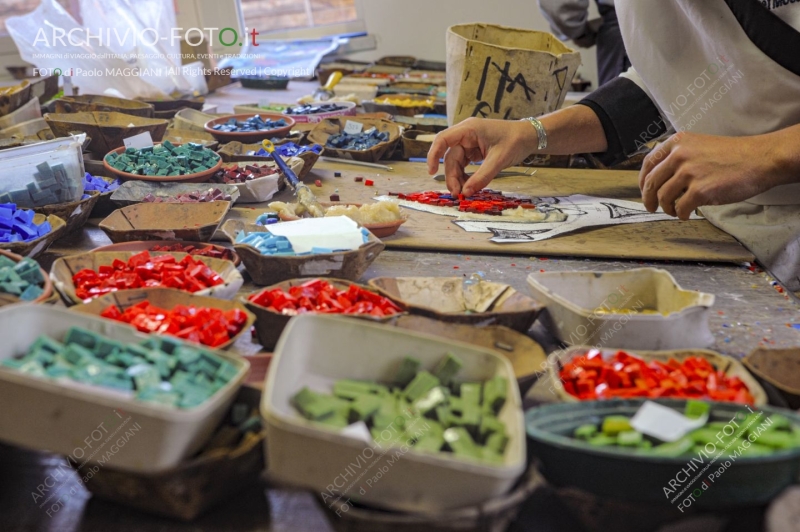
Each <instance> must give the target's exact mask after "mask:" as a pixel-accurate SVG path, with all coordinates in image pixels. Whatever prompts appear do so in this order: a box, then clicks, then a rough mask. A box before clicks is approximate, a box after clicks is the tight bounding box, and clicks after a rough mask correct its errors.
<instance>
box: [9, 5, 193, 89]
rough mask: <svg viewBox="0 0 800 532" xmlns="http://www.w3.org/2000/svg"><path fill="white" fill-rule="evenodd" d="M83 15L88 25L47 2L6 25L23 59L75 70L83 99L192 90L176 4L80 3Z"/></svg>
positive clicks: (42, 66)
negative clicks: (185, 71) (86, 96)
mask: <svg viewBox="0 0 800 532" xmlns="http://www.w3.org/2000/svg"><path fill="white" fill-rule="evenodd" d="M80 11H81V17H82V19H83V21H84V25H83V26H81V25H80V24H78V23H77V22H76V21H75V19H73V18H72V16H70V14H69V13H67V12H66V11H65V10H64V8H63V7H62V6H61V5H59V4H58V3H57V2H56V1H55V0H42V3H41V4H40V5H39V7H37V8H36V9H35V10H34V11H32V12H31V13H29V14H27V15H23V16H20V17H11V18H9V19H8V20H6V28H7V30H8V33H9V34H10V35H11V38H12V39H13V40H14V43H15V44H16V45H17V48H18V49H19V53H20V55H21V56H22V59H24V60H25V61H27V62H29V63H32V64H34V65H36V66H37V67H38V68H41V69H48V70H50V69H60V70H61V71H62V72H64V73H65V74H66V72H68V71H69V69H72V82H73V84H74V85H76V86H78V87H79V88H80V90H81V93H83V94H107V95H115V96H122V97H125V98H145V99H161V98H166V97H168V96H169V95H170V94H172V93H181V94H183V93H186V92H190V91H191V89H192V85H191V84H190V82H189V80H188V79H187V78H186V77H184V76H183V74H182V69H181V61H180V43H179V41H178V40H177V39H174V38H173V37H172V28H173V27H174V26H175V11H174V9H173V6H172V0H139V1H136V2H135V6H134V3H133V1H132V0H102V1H100V0H80ZM62 30H63V33H62ZM70 31H73V34H72V35H73V37H72V39H71V40H70V38H69V35H71V34H70ZM87 32H88V33H87ZM57 35H61V38H60V39H58V38H56V36H57ZM98 35H99V36H100V37H98Z"/></svg>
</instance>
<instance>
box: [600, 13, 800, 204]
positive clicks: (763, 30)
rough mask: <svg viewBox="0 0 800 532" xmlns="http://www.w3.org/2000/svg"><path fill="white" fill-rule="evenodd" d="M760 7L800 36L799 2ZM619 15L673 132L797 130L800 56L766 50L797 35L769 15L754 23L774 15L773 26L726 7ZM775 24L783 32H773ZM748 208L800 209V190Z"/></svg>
mask: <svg viewBox="0 0 800 532" xmlns="http://www.w3.org/2000/svg"><path fill="white" fill-rule="evenodd" d="M749 1H750V2H753V3H756V2H758V3H761V1H760V0H749ZM763 2H764V3H766V2H769V4H770V11H772V13H773V15H777V17H780V19H783V20H784V21H785V22H786V23H788V24H789V25H791V26H792V27H794V28H800V2H791V1H786V0H763ZM735 3H736V2H732V4H735ZM741 6H742V4H741V3H739V7H740V8H741ZM745 7H753V8H756V9H758V10H760V9H761V8H760V6H758V5H752V6H750V5H749V4H748V5H746V6H745ZM616 9H617V15H618V18H619V21H620V29H621V31H622V35H623V39H624V41H625V45H626V48H627V50H628V55H629V57H630V59H631V63H632V64H633V66H634V68H635V69H636V71H637V72H638V73H639V74H640V76H641V77H642V79H643V80H644V83H645V84H646V85H647V88H648V90H649V91H650V92H651V94H652V95H653V97H654V99H655V102H656V104H657V105H658V106H659V108H660V109H661V111H662V113H663V115H664V117H665V118H666V119H668V120H669V121H670V122H671V124H672V125H673V126H674V128H675V129H676V131H692V132H696V133H705V134H710V135H725V136H747V135H758V134H764V133H769V132H772V131H776V130H779V129H783V128H786V127H789V126H792V125H795V124H800V70H797V71H796V72H793V71H792V70H796V69H795V67H794V65H795V64H796V63H797V54H798V52H800V49H792V48H793V45H792V43H794V42H796V41H793V40H791V39H790V40H791V42H783V43H781V42H768V44H769V45H770V49H769V50H767V51H764V50H762V49H765V50H766V48H765V46H764V42H763V41H764V40H767V41H769V40H770V39H772V38H773V35H784V36H787V35H788V34H787V33H786V32H787V31H788V32H791V33H792V35H789V37H794V38H797V39H800V33H798V31H797V30H792V29H791V28H789V27H786V26H785V25H784V24H782V23H781V22H780V20H778V19H777V18H775V19H774V20H773V16H772V15H769V14H768V13H756V15H758V14H760V15H769V16H768V17H767V22H769V24H764V18H763V17H762V18H760V19H759V18H758V17H755V18H752V19H751V18H748V17H747V16H746V12H747V11H748V10H747V9H744V10H742V9H739V10H738V11H737V14H736V15H735V14H734V11H733V10H732V8H731V7H729V6H728V4H727V3H726V1H725V0H702V1H697V0H669V1H663V0H618V1H617V2H616ZM737 16H738V17H739V18H738V19H737ZM759 21H760V22H759ZM773 22H774V23H775V24H772V23H773ZM776 24H779V25H781V26H783V28H782V29H783V30H785V31H784V32H783V33H780V32H776V31H775V30H776V27H775V25H776ZM745 28H747V29H745ZM754 36H755V39H754V40H756V42H758V41H759V40H760V41H761V42H759V44H758V45H757V44H755V43H754V41H753V40H751V39H753V38H754ZM781 45H782V46H787V47H792V48H786V49H785V50H781V48H780V46H781ZM774 50H777V51H776V52H774V53H773V51H774ZM768 53H769V55H768ZM782 54H793V55H794V56H795V58H794V59H793V60H792V59H791V58H789V59H787V56H786V55H782ZM778 61H781V62H782V63H783V64H784V65H787V64H788V65H789V68H792V70H790V69H789V68H787V66H782V64H781V63H779V62H778ZM751 201H753V202H756V203H763V204H786V203H800V184H798V185H787V186H784V187H776V188H774V189H772V190H770V191H769V192H767V193H765V194H761V195H759V196H756V198H753V199H752V200H751Z"/></svg>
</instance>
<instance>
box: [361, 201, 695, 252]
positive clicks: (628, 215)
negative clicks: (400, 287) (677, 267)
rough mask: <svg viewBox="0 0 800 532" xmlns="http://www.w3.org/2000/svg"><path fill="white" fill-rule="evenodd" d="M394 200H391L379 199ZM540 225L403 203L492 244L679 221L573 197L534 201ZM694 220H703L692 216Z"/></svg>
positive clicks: (631, 206) (623, 204)
mask: <svg viewBox="0 0 800 532" xmlns="http://www.w3.org/2000/svg"><path fill="white" fill-rule="evenodd" d="M376 199H378V200H394V201H397V199H396V198H392V197H390V196H382V197H380V198H376ZM533 202H534V204H535V205H536V211H537V212H539V213H540V214H541V215H542V219H541V220H540V221H534V220H518V219H515V218H514V217H512V216H487V217H485V218H484V219H481V220H468V219H464V218H465V216H464V213H461V212H459V211H458V210H457V209H454V208H450V207H434V206H431V205H424V204H421V203H414V202H410V201H400V202H399V203H400V204H401V205H402V206H403V207H408V208H410V209H415V210H420V211H424V212H430V213H434V214H441V215H445V216H452V217H455V218H456V220H454V221H453V223H454V224H456V225H457V226H459V227H460V228H462V229H464V230H465V231H467V232H470V233H494V237H492V239H491V241H492V242H497V243H514V242H538V241H540V240H547V239H550V238H553V237H555V236H558V235H563V234H566V233H572V232H574V231H577V230H579V229H586V228H590V227H602V226H606V225H618V224H631V223H640V222H660V221H665V222H666V221H673V222H675V221H679V220H678V219H677V218H675V217H673V216H670V215H668V214H666V213H665V212H664V211H662V210H661V209H659V210H658V211H657V212H654V213H651V212H647V210H646V209H645V208H644V205H642V204H641V203H637V202H635V201H625V200H619V199H610V198H598V197H595V196H584V195H581V194H574V195H572V196H559V197H540V198H534V201H533ZM691 219H692V220H700V219H702V217H700V216H698V215H696V214H692V217H691Z"/></svg>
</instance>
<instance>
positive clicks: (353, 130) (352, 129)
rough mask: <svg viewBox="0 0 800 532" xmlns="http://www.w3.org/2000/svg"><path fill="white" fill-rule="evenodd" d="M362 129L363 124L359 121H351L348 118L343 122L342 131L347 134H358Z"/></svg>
mask: <svg viewBox="0 0 800 532" xmlns="http://www.w3.org/2000/svg"><path fill="white" fill-rule="evenodd" d="M362 129H364V124H362V123H361V122H353V121H352V120H348V121H347V122H345V123H344V132H345V133H347V134H348V135H358V134H359V133H361V130H362Z"/></svg>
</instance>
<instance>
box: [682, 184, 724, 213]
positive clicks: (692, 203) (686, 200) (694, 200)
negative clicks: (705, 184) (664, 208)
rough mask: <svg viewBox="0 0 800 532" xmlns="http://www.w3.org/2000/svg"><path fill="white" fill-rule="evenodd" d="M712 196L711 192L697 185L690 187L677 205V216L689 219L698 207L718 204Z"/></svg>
mask: <svg viewBox="0 0 800 532" xmlns="http://www.w3.org/2000/svg"><path fill="white" fill-rule="evenodd" d="M711 197H712V195H711V194H709V193H707V192H705V191H703V190H700V189H699V188H698V187H697V186H694V187H690V188H689V190H688V191H687V192H686V194H684V195H683V196H682V197H681V199H680V200H678V203H677V204H676V205H675V212H676V216H677V217H678V218H680V219H681V220H688V219H689V217H691V215H692V214H694V211H695V210H696V209H697V208H698V207H702V206H704V205H714V204H716V203H715V202H714V201H712V200H711Z"/></svg>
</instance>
